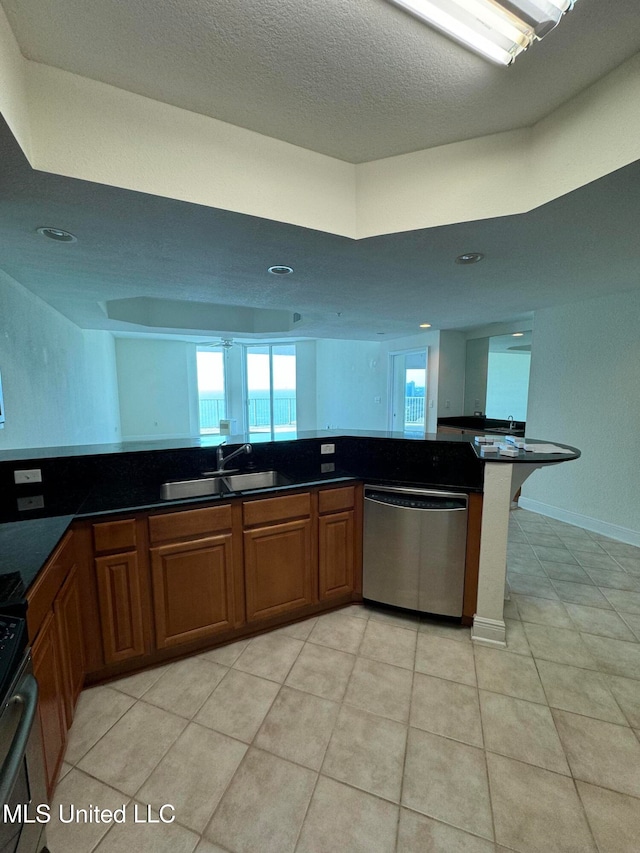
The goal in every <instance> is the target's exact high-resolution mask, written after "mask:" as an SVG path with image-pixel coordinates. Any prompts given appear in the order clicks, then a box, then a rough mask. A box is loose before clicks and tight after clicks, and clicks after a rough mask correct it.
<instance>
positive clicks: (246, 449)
mask: <svg viewBox="0 0 640 853" xmlns="http://www.w3.org/2000/svg"><path fill="white" fill-rule="evenodd" d="M225 443H226V442H225V441H223V442H222V444H219V445H218V447H217V450H216V462H217V465H218V471H223V470H224V466H225V465H226V464H227V463H228V462H231V460H232V459H235V458H236V456H240V454H241V453H246V454H250V453H253V447H251V445H250V444H243V445H242V446H241V447H239V448H238V449H237V450H234V451H233V453H230V454H229V455H228V456H225V455H224V450H223V445H224V444H225Z"/></svg>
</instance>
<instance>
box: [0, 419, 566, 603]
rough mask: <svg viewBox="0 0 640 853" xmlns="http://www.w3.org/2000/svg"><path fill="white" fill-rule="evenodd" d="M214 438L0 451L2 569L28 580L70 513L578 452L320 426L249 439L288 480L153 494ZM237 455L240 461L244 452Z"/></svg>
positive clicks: (405, 477) (441, 476) (456, 476)
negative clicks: (26, 473)
mask: <svg viewBox="0 0 640 853" xmlns="http://www.w3.org/2000/svg"><path fill="white" fill-rule="evenodd" d="M246 438H247V437H246V436H228V437H227V439H226V440H227V443H228V444H229V445H233V444H241V443H244V442H245V440H246ZM389 439H393V441H391V442H389V441H388V440H389ZM222 440H223V439H222V437H221V436H215V437H211V438H209V439H206V438H202V439H194V440H182V441H177V442H176V441H163V442H144V443H137V442H136V443H127V444H122V445H100V446H95V445H94V446H87V447H82V448H68V447H66V448H43V449H38V448H35V449H30V450H28V451H15V452H12V451H5V452H4V453H2V454H0V574H3V575H4V574H10V573H13V572H16V571H18V572H20V574H21V576H22V578H23V581H24V584H25V586H26V587H28V586H29V585H30V584H31V583H32V582H33V580H34V579H35V577H36V575H37V574H38V571H39V570H40V568H41V567H42V565H43V564H44V563H45V562H46V560H47V558H48V557H49V555H50V554H51V553H52V551H53V550H54V548H55V547H56V545H57V543H58V542H59V540H60V538H61V537H62V535H63V534H64V532H65V530H66V529H67V528H68V526H69V525H70V523H71V522H72V521H73V519H74V518H88V517H92V516H100V515H108V514H114V513H124V512H136V511H146V510H154V509H166V508H168V507H171V506H176V507H186V506H187V505H198V504H204V503H212V502H215V501H218V500H223V501H224V500H228V499H229V498H235V497H239V496H242V495H243V494H244V495H249V494H250V495H258V494H261V493H262V494H265V493H267V492H274V491H284V490H286V489H291V488H300V487H305V486H309V487H312V486H318V485H325V484H331V483H341V482H348V481H349V480H354V479H355V480H368V481H370V482H376V483H382V482H386V483H389V484H393V485H402V484H404V485H420V486H423V487H429V488H443V489H452V488H455V489H457V490H460V489H462V490H465V491H469V492H473V491H476V492H481V491H482V488H483V479H484V463H485V462H494V461H499V462H539V463H554V462H561V461H566V460H567V459H575V458H577V457H578V456H579V455H580V453H579V451H577V450H576V449H575V448H570V447H566V446H565V445H563V446H565V447H566V449H567V454H566V455H564V454H563V455H562V456H555V455H547V454H545V455H542V454H531V453H527V454H526V455H525V454H524V452H523V454H522V458H520V456H519V457H517V458H502V459H493V458H482V459H481V458H480V457H479V455H478V452H477V450H476V448H475V447H474V445H473V443H472V437H471V436H469V435H459V436H458V435H447V436H446V437H445V436H442V435H435V434H430V435H427V436H413V435H405V434H403V433H393V432H380V431H360V430H321V431H317V432H315V431H314V432H305V433H298V437H297V439H294V440H292V439H291V436H288V437H287V439H286V440H280V441H275V442H264V443H261V442H256V443H254V445H253V447H254V453H253V454H252V459H253V461H254V462H255V468H256V470H270V469H274V470H278V471H280V472H281V473H282V474H284V475H285V476H287V478H288V479H289V480H290V484H289V485H287V486H276V487H271V488H269V489H262V490H260V491H258V490H252V491H250V492H249V491H245V492H237V493H228V494H223V495H220V496H212V495H207V496H203V497H201V498H193V497H191V498H183V499H178V500H171V501H166V500H162V499H161V498H160V486H161V484H162V483H163V482H165V481H167V480H171V479H189V478H196V477H199V476H201V474H202V471H204V470H207V469H210V468H212V467H214V466H212V464H211V461H212V458H213V459H215V451H214V448H215V447H216V446H217V445H218V444H220V443H221V441H222ZM325 442H326V443H331V444H334V447H335V452H334V453H333V454H329V455H321V454H320V446H319V445H320V444H324V443H325ZM25 462H28V463H29V467H41V468H42V473H43V482H42V483H39V484H33V485H28V486H15V484H14V483H13V471H14V469H15V468H16V463H18V466H20V465H22V466H24V467H26V465H25ZM327 463H329V464H331V463H333V464H334V469H333V470H331V471H326V470H324V467H325V466H326V464H327ZM241 464H242V465H244V466H246V460H242V462H241ZM25 497H27V498H38V499H39V500H40V502H41V503H42V506H41V507H40V508H39V509H30V510H29V511H28V512H24V511H22V510H21V509H20V506H19V503H18V502H19V500H21V499H24V498H25ZM2 522H4V523H2Z"/></svg>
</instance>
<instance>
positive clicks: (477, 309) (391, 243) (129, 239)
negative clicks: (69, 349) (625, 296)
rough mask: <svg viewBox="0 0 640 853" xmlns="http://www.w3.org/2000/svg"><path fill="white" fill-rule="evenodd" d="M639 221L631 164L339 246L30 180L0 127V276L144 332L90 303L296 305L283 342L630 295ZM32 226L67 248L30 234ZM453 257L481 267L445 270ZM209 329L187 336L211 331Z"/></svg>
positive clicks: (254, 222) (460, 322)
mask: <svg viewBox="0 0 640 853" xmlns="http://www.w3.org/2000/svg"><path fill="white" fill-rule="evenodd" d="M639 213H640V162H638V163H635V164H632V165H630V166H627V167H625V168H624V169H620V170H619V171H617V172H613V173H612V174H610V175H607V176H606V177H604V178H601V179H600V180H598V181H595V182H593V183H591V184H588V185H587V186H584V187H582V188H580V189H578V190H576V191H574V192H572V193H569V194H568V195H565V196H563V197H561V198H559V199H556V200H555V201H552V202H550V203H549V204H546V205H543V206H542V207H540V208H537V209H536V210H533V211H531V212H529V213H526V214H521V215H518V216H509V217H500V218H495V219H488V220H482V221H476V222H465V223H460V224H456V225H449V226H442V227H439V228H431V229H424V230H419V231H410V232H405V233H399V234H389V235H384V236H381V237H371V238H369V239H366V240H360V241H354V240H349V239H347V238H345V237H338V236H336V235H332V234H326V233H322V232H319V231H314V230H310V229H305V228H300V227H298V226H294V225H285V224H282V223H277V222H272V221H269V220H265V219H259V218H257V217H252V216H245V215H242V214H238V213H232V212H229V211H224V210H216V209H213V208H208V207H202V206H199V205H194V204H188V203H186V202H180V201H175V200H172V199H166V198H161V197H157V196H148V195H144V194H142V193H136V192H132V191H128V190H122V189H118V188H114V187H107V186H103V185H98V184H92V183H89V182H86V181H80V180H75V179H72V178H65V177H61V176H57V175H51V174H47V173H43V172H37V171H34V170H33V169H31V167H30V166H29V164H28V163H27V161H26V159H25V157H24V155H23V154H22V152H21V150H20V148H19V147H18V145H17V143H16V142H15V140H14V138H13V136H12V135H11V133H10V131H9V130H8V128H7V126H6V124H5V123H4V122H3V121H2V120H0V268H2V269H3V270H4V271H5V272H7V273H8V274H9V275H11V276H12V277H13V278H15V279H16V280H17V281H19V282H20V283H21V284H23V285H24V286H25V287H27V288H29V289H30V290H31V291H33V292H34V293H35V294H37V295H38V296H40V297H41V298H42V299H44V300H45V301H46V302H48V303H49V304H50V305H52V306H53V307H54V308H56V309H57V310H59V311H60V312H61V313H63V314H65V315H66V316H68V317H69V318H70V319H71V320H73V321H74V322H75V323H77V324H78V325H79V326H81V327H83V328H90V329H111V330H112V331H115V332H137V331H146V332H148V331H149V330H148V329H144V327H141V326H136V325H135V324H127V323H123V322H122V321H118V320H112V319H109V318H108V317H107V313H106V311H105V308H104V303H105V302H107V301H108V300H118V299H131V298H141V297H146V298H148V299H158V300H188V301H191V302H207V303H217V304H219V305H237V306H245V307H247V308H254V309H256V308H269V309H276V310H282V311H288V312H293V311H297V312H300V313H301V314H302V321H301V323H300V325H299V326H296V330H295V332H292V333H289V335H291V336H296V337H299V336H307V337H326V338H331V337H335V338H346V339H349V338H352V339H358V338H361V339H370V340H380V337H378V334H379V333H385V335H386V336H388V337H397V336H401V335H405V334H412V333H415V332H417V331H418V328H417V326H418V323H420V322H430V323H432V325H433V327H434V329H440V328H442V329H451V328H453V329H456V328H457V329H464V328H469V327H472V326H478V325H481V324H484V323H490V322H494V321H495V322H497V321H501V320H505V321H506V320H511V319H513V318H515V317H522V316H525V315H527V314H528V313H529V312H532V311H535V310H537V309H539V308H544V307H548V306H553V305H559V304H563V303H568V302H571V301H574V300H582V299H588V298H590V297H596V296H603V295H609V294H612V293H616V292H619V291H623V290H630V289H633V288H640V276H639V275H638V269H640V241H639V240H638V234H637V223H638V215H639ZM42 225H46V226H54V227H59V228H65V229H68V230H69V231H71V232H72V233H74V234H76V235H77V237H78V242H77V243H75V244H63V243H56V242H54V241H52V240H47V239H45V238H43V237H40V236H39V235H37V234H36V233H35V229H36V228H37V227H38V226H42ZM465 251H479V252H483V253H484V254H485V255H486V257H485V260H484V261H482V262H481V263H479V264H476V265H473V266H460V265H458V264H455V263H454V258H455V257H456V256H457V255H459V254H460V253H462V252H465ZM271 264H289V265H291V266H292V267H294V270H295V272H294V274H293V275H291V276H288V277H284V278H278V277H275V276H271V275H269V274H268V273H267V271H266V270H267V267H268V266H270V265H271ZM338 314H340V316H338ZM213 325H214V324H213V323H210V324H208V326H207V327H206V328H201V329H192V330H189V331H190V332H191V333H193V334H194V335H195V334H200V335H203V336H204V335H206V336H208V337H209V338H212V337H216V336H219V335H220V333H221V332H222V331H223V329H220V328H217V329H216V328H213ZM157 331H160V332H163V331H164V332H170V331H171V330H170V329H159V330H157ZM179 333H180V335H181V336H184V335H185V334H186V331H185V329H184V327H183V328H182V329H180V330H179ZM224 336H225V337H228V334H225V335H224ZM279 337H287V335H280V336H279Z"/></svg>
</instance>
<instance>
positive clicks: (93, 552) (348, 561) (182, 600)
mask: <svg viewBox="0 0 640 853" xmlns="http://www.w3.org/2000/svg"><path fill="white" fill-rule="evenodd" d="M74 531H75V535H76V541H77V551H78V557H79V558H78V570H79V578H80V582H81V584H82V590H83V593H82V599H81V602H80V603H81V617H82V626H83V628H84V651H85V664H84V678H85V682H86V683H89V684H90V683H96V682H99V681H102V680H104V679H105V678H110V677H113V676H119V675H124V674H125V673H127V672H131V671H135V670H138V669H140V668H142V667H144V666H148V665H150V664H159V663H163V662H165V661H169V660H171V659H172V658H175V657H176V656H177V655H178V654H184V653H189V652H197V651H199V650H202V649H205V648H207V647H211V646H212V645H215V643H216V642H229V641H231V640H234V639H239V638H241V637H246V636H250V635H251V634H252V633H255V632H256V631H259V630H263V629H264V628H267V627H269V628H270V627H276V626H277V625H281V624H285V623H286V622H288V621H290V620H292V619H298V618H302V617H304V616H308V615H311V614H313V613H318V612H321V611H322V610H328V609H330V608H332V607H336V606H339V605H342V604H347V603H348V602H350V601H357V600H359V598H360V596H361V592H362V487H361V486H360V485H354V484H349V485H340V486H329V487H317V488H314V489H307V490H300V491H295V490H289V491H286V492H284V493H283V492H276V493H272V494H269V495H252V496H246V497H241V496H238V497H236V498H230V499H228V500H226V501H224V502H223V501H220V500H213V501H211V503H209V504H208V505H207V504H200V505H196V506H193V505H192V506H191V507H190V508H185V509H180V510H176V509H175V507H174V508H169V507H167V508H166V510H165V511H158V512H141V513H137V514H136V515H132V516H127V517H120V518H118V517H111V518H109V520H108V521H97V520H96V521H92V520H85V521H79V522H78V523H77V524H76V525H75V526H74ZM72 600H73V599H72V598H70V599H69V601H68V603H67V609H69V610H72V609H73V608H72V606H71V601H72ZM66 601H67V599H66V598H65V602H66ZM69 621H71V620H69ZM69 672H71V673H72V675H71V676H70V677H69V678H68V681H69V683H71V682H72V683H73V684H74V685H76V686H74V688H73V690H74V691H75V690H76V689H77V684H78V678H79V676H78V670H72V668H71V667H69ZM73 673H75V674H76V677H75V678H74V676H73Z"/></svg>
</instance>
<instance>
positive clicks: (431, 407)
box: [429, 400, 433, 409]
mask: <svg viewBox="0 0 640 853" xmlns="http://www.w3.org/2000/svg"><path fill="white" fill-rule="evenodd" d="M429 408H430V409H433V400H429Z"/></svg>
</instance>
